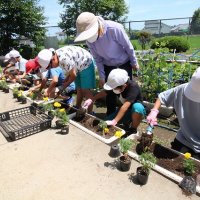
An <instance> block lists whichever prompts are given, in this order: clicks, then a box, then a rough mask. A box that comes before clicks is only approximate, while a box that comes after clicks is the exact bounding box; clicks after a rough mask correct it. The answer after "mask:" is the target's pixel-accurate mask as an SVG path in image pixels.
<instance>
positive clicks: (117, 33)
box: [86, 17, 138, 79]
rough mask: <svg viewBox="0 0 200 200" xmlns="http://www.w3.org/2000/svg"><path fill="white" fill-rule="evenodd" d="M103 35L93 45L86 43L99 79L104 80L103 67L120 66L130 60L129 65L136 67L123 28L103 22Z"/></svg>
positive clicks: (113, 23)
mask: <svg viewBox="0 0 200 200" xmlns="http://www.w3.org/2000/svg"><path fill="white" fill-rule="evenodd" d="M99 20H100V23H102V25H103V30H104V34H103V35H102V36H100V37H99V38H98V40H97V41H95V42H94V43H89V42H86V43H87V45H88V47H89V48H90V51H91V54H92V55H93V57H94V59H95V61H96V65H97V68H98V71H99V76H100V78H101V79H105V72H104V65H107V66H116V67H117V66H120V65H122V64H125V63H126V62H127V61H129V60H130V62H131V65H132V66H134V65H138V62H137V58H136V56H135V52H134V48H133V46H132V44H131V42H130V40H129V38H128V35H127V34H126V32H125V30H124V28H123V26H122V25H121V24H119V23H117V22H113V21H108V20H103V19H102V18H101V17H99Z"/></svg>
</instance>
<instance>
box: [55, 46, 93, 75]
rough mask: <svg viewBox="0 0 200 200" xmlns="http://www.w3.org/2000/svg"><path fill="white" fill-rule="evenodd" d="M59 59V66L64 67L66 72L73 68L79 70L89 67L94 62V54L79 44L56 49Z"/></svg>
mask: <svg viewBox="0 0 200 200" xmlns="http://www.w3.org/2000/svg"><path fill="white" fill-rule="evenodd" d="M56 54H57V56H58V59H59V66H60V67H62V68H63V69H64V70H65V71H66V73H68V72H69V71H70V70H71V69H72V68H75V69H76V71H77V72H81V71H82V70H84V69H86V68H88V67H89V65H90V64H91V63H92V59H93V57H92V55H91V54H90V53H89V52H88V51H86V50H85V49H83V48H81V47H77V46H65V47H62V48H60V49H58V50H56Z"/></svg>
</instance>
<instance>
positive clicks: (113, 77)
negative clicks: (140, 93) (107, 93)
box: [103, 69, 129, 90]
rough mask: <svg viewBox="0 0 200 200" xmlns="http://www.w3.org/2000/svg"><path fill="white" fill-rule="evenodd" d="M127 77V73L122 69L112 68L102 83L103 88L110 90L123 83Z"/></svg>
mask: <svg viewBox="0 0 200 200" xmlns="http://www.w3.org/2000/svg"><path fill="white" fill-rule="evenodd" d="M128 79H129V76H128V73H127V71H126V70H124V69H113V70H112V71H111V72H110V74H109V75H108V80H107V82H106V83H105V84H104V86H103V88H104V89H105V90H112V89H115V88H116V87H118V86H121V85H124V84H125V83H126V82H127V81H128Z"/></svg>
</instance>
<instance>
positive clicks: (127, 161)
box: [119, 138, 134, 171]
mask: <svg viewBox="0 0 200 200" xmlns="http://www.w3.org/2000/svg"><path fill="white" fill-rule="evenodd" d="M133 143H134V142H133V140H130V139H127V138H125V139H124V138H123V139H120V141H119V144H120V151H121V152H122V154H123V155H122V156H120V157H119V161H120V167H121V170H122V171H128V170H129V169H130V167H131V158H130V157H129V155H128V151H129V150H130V149H131V148H132V146H133Z"/></svg>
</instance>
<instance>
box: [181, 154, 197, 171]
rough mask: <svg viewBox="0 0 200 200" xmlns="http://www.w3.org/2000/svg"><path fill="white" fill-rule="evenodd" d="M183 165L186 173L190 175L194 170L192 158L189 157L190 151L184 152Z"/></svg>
mask: <svg viewBox="0 0 200 200" xmlns="http://www.w3.org/2000/svg"><path fill="white" fill-rule="evenodd" d="M183 167H184V170H185V172H186V173H188V174H190V175H192V174H193V173H194V172H195V170H196V165H195V163H194V160H192V159H191V154H190V153H185V154H184V160H183Z"/></svg>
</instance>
